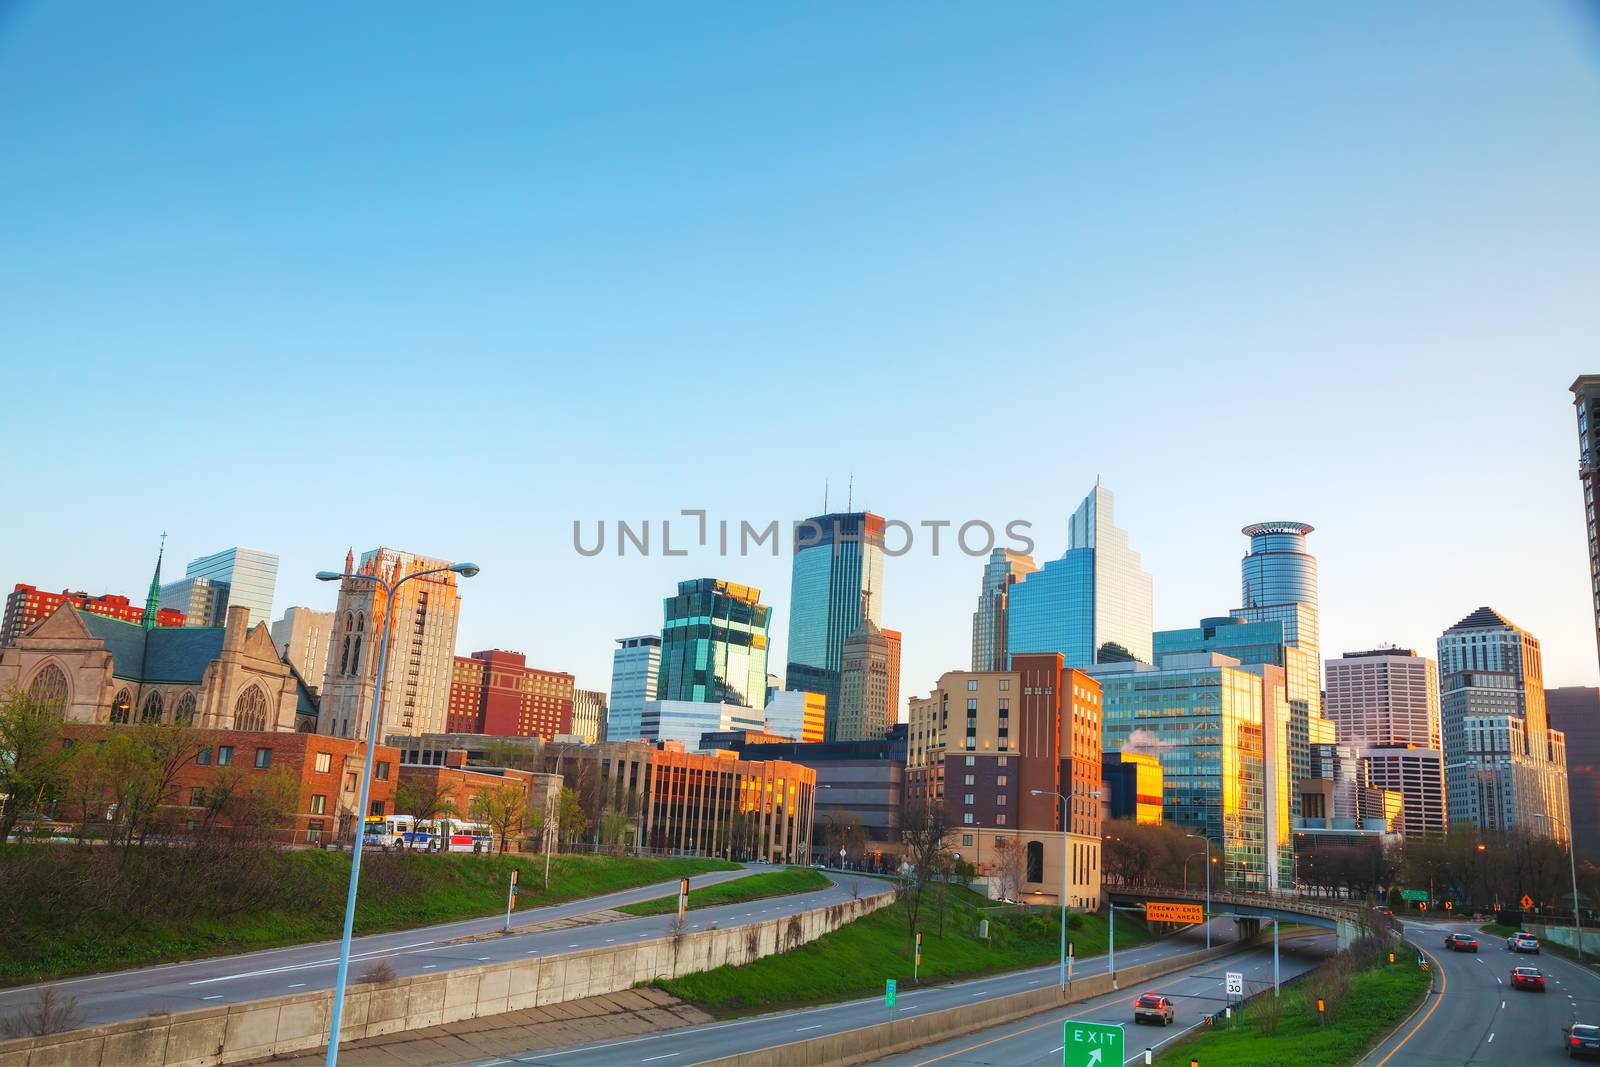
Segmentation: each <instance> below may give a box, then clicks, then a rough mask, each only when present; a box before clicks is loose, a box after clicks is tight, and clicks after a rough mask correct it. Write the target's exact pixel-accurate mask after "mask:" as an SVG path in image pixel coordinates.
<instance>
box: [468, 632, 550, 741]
mask: <svg viewBox="0 0 1600 1067" xmlns="http://www.w3.org/2000/svg"><path fill="white" fill-rule="evenodd" d="M572 711H573V677H572V675H570V674H565V673H563V672H560V671H545V670H540V669H538V668H537V667H529V666H528V661H527V657H526V656H524V655H523V654H522V653H520V652H506V651H504V650H502V649H498V648H495V649H488V650H485V651H483V652H474V653H473V654H472V655H470V656H457V657H456V658H455V666H454V669H453V671H452V674H451V677H450V706H449V709H448V711H447V714H446V716H445V722H446V731H447V732H448V733H464V734H490V735H492V736H495V737H540V738H543V739H545V740H546V741H548V740H550V739H551V738H553V737H555V736H556V735H557V734H570V733H572Z"/></svg>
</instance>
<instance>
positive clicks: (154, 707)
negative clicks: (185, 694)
mask: <svg viewBox="0 0 1600 1067" xmlns="http://www.w3.org/2000/svg"><path fill="white" fill-rule="evenodd" d="M162 707H163V704H162V701H161V692H160V691H159V690H151V692H150V695H149V696H147V697H145V698H144V708H143V709H141V710H140V712H139V721H140V722H160V721H161V711H162Z"/></svg>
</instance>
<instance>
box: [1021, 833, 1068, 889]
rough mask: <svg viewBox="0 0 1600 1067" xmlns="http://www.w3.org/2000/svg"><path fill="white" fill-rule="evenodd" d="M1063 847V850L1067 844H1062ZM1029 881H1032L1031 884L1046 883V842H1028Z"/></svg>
mask: <svg viewBox="0 0 1600 1067" xmlns="http://www.w3.org/2000/svg"><path fill="white" fill-rule="evenodd" d="M1062 847H1063V848H1065V847H1066V844H1065V842H1063V843H1062ZM1027 880H1028V881H1030V882H1042V881H1044V842H1043V841H1029V842H1028V879H1027Z"/></svg>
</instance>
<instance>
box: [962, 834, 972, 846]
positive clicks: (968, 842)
mask: <svg viewBox="0 0 1600 1067" xmlns="http://www.w3.org/2000/svg"><path fill="white" fill-rule="evenodd" d="M961 847H962V848H971V847H972V835H971V834H962V835H961Z"/></svg>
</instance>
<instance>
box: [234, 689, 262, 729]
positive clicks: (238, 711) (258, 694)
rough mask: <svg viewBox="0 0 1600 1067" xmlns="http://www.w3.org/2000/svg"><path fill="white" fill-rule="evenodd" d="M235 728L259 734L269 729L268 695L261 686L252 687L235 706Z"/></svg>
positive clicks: (240, 696)
mask: <svg viewBox="0 0 1600 1067" xmlns="http://www.w3.org/2000/svg"><path fill="white" fill-rule="evenodd" d="M233 728H234V729H235V730H249V731H252V732H259V731H261V730H265V729H266V728H267V695H266V694H265V693H263V692H262V691H261V687H260V686H256V685H252V686H250V687H249V688H247V689H246V690H245V691H244V692H243V693H240V694H239V699H238V700H237V701H235V702H234V705H233Z"/></svg>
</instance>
